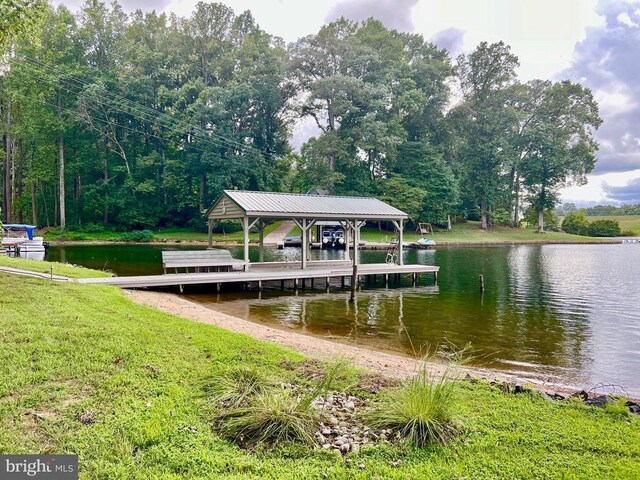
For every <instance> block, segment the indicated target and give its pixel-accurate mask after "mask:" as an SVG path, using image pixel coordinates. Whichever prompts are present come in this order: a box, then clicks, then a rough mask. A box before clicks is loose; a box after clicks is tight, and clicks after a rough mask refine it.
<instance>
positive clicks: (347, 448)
mask: <svg viewBox="0 0 640 480" xmlns="http://www.w3.org/2000/svg"><path fill="white" fill-rule="evenodd" d="M350 450H351V444H350V443H345V444H344V445H341V446H340V451H341V452H342V453H349V451H350Z"/></svg>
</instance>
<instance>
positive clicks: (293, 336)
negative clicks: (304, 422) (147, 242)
mask: <svg viewBox="0 0 640 480" xmlns="http://www.w3.org/2000/svg"><path fill="white" fill-rule="evenodd" d="M123 294H124V295H125V296H126V297H128V298H129V299H131V300H132V301H134V302H136V303H139V304H142V305H146V306H148V307H151V308H155V309H157V310H160V311H163V312H165V313H169V314H172V315H177V316H179V317H182V318H185V319H188V320H193V321H197V322H200V323H206V324H209V325H216V326H218V327H221V328H224V329H226V330H230V331H233V332H236V333H241V334H245V335H249V336H251V337H253V338H256V339H258V340H261V341H266V342H272V343H276V344H277V345H280V346H283V347H287V348H291V349H292V350H296V351H298V352H300V353H302V354H303V355H305V356H307V357H309V358H312V359H319V360H330V359H333V358H335V357H336V356H342V357H346V358H348V359H349V360H351V361H353V362H354V363H355V364H357V365H358V366H360V367H363V368H365V369H367V370H370V371H371V372H372V373H374V374H378V375H382V376H386V377H390V378H409V377H411V376H413V375H414V374H415V373H416V372H417V371H418V369H420V368H422V367H425V368H426V369H427V370H428V371H429V373H430V374H431V375H434V376H435V375H440V374H442V373H443V372H444V370H445V369H446V365H445V364H444V363H437V362H425V361H423V360H418V359H415V358H412V357H410V356H404V355H402V354H399V353H392V352H385V351H380V350H375V349H373V348H367V347H366V346H362V345H355V344H349V343H345V342H339V341H332V340H327V339H324V338H321V337H317V336H312V335H305V334H302V333H298V332H296V331H290V330H286V329H284V328H282V329H281V328H274V327H272V326H269V325H263V324H260V323H257V322H252V321H250V320H244V319H242V318H239V317H235V316H232V315H229V314H226V313H223V312H220V311H218V310H215V309H213V308H209V307H205V306H203V305H200V304H198V303H196V302H193V301H191V300H188V299H186V298H184V297H182V296H180V295H178V294H175V293H168V292H157V291H149V290H123ZM459 371H460V373H461V375H470V376H471V377H473V378H476V379H484V380H488V381H496V382H502V383H509V384H517V385H524V384H528V385H532V386H533V387H534V388H535V389H536V390H538V391H540V392H544V393H547V394H554V393H559V394H562V395H565V396H569V395H572V394H574V393H577V392H579V391H580V390H582V389H581V388H580V387H577V386H572V385H564V384H555V383H553V384H552V383H545V382H543V381H540V380H534V379H531V378H524V377H519V376H517V375H514V374H510V373H509V372H505V371H501V370H497V369H489V368H481V367H460V369H459Z"/></svg>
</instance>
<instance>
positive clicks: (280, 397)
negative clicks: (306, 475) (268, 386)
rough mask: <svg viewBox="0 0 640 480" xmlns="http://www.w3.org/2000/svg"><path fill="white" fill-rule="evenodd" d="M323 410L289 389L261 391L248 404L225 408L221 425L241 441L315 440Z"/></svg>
mask: <svg viewBox="0 0 640 480" xmlns="http://www.w3.org/2000/svg"><path fill="white" fill-rule="evenodd" d="M321 419H322V418H321V414H320V412H318V411H317V410H316V409H314V408H312V407H311V404H310V403H308V402H306V401H305V399H300V398H298V397H296V396H295V395H294V394H293V393H291V392H290V391H287V390H276V391H273V392H267V393H263V394H261V395H258V396H257V397H256V398H255V399H254V400H253V401H252V402H251V405H249V406H247V407H240V408H235V409H231V410H229V411H226V412H223V413H222V414H221V415H220V417H219V421H220V429H221V431H222V433H223V434H224V435H225V436H227V437H228V438H230V439H232V440H234V441H236V442H238V443H251V444H257V443H269V444H277V443H281V442H286V441H301V442H303V443H306V444H312V443H313V434H314V432H315V430H316V429H317V427H318V424H319V422H320V420H321Z"/></svg>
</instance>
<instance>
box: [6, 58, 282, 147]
mask: <svg viewBox="0 0 640 480" xmlns="http://www.w3.org/2000/svg"><path fill="white" fill-rule="evenodd" d="M14 60H15V59H14ZM18 60H22V62H21V64H22V65H25V66H27V67H28V68H31V70H30V71H31V72H34V71H37V70H36V69H35V67H39V68H41V69H44V70H48V71H49V72H52V73H54V74H56V76H57V77H58V78H57V81H58V82H61V83H65V84H66V85H69V86H70V87H71V88H74V89H79V90H70V89H67V91H69V92H71V93H74V94H76V95H79V94H81V93H85V89H89V88H96V87H97V88H98V89H100V90H101V93H104V94H105V96H106V97H108V98H109V99H110V100H112V101H114V102H118V103H117V104H116V105H113V104H106V103H101V102H100V101H99V100H98V101H97V102H98V103H100V104H101V105H104V106H108V107H110V108H111V109H115V110H118V111H120V112H122V113H125V114H127V115H131V116H133V117H134V118H136V119H137V120H138V121H140V120H141V119H142V122H141V123H143V122H147V123H153V124H158V125H160V126H161V127H164V128H167V129H175V130H180V129H181V127H182V126H183V125H180V122H179V120H178V119H175V118H173V117H171V116H169V115H168V114H166V113H162V112H160V111H158V110H156V109H153V108H151V107H148V106H145V105H142V104H140V103H138V102H135V101H132V100H129V99H127V98H125V97H122V96H121V95H118V94H115V93H113V92H110V91H108V90H106V89H104V87H102V86H100V85H98V84H95V83H89V82H86V81H84V80H81V79H80V78H78V77H75V76H73V75H70V74H68V73H67V72H64V71H62V70H59V69H56V68H55V67H53V66H51V65H47V64H45V63H43V62H40V61H39V60H35V59H33V58H30V57H28V56H25V55H21V56H20V57H19V58H18ZM38 73H40V74H41V73H42V72H39V71H38ZM41 78H43V79H44V80H45V82H47V83H49V84H51V85H53V84H54V82H55V80H53V79H48V78H47V77H45V76H42V75H41ZM58 82H55V86H57V87H59V86H60V85H59V84H58ZM122 105H124V106H122ZM127 107H128V109H127ZM205 133H206V135H203V136H202V137H197V138H200V139H201V140H202V141H204V142H205V143H209V144H210V145H213V146H215V147H218V148H220V147H222V148H227V149H236V150H237V149H241V150H252V151H254V152H256V153H259V154H261V155H264V156H268V157H271V158H277V156H276V155H274V154H272V153H270V152H266V151H263V150H260V149H258V148H256V147H254V146H253V145H248V144H245V143H240V142H237V141H235V140H231V139H229V138H227V137H224V136H222V135H220V134H217V133H216V132H213V131H211V130H205ZM212 137H213V138H212Z"/></svg>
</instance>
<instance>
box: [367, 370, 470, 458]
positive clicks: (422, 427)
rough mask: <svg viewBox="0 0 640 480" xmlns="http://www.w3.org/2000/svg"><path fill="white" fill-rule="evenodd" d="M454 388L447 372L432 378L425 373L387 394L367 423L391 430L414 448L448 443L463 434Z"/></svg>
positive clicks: (423, 371) (369, 416) (370, 413)
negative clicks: (454, 415)
mask: <svg viewBox="0 0 640 480" xmlns="http://www.w3.org/2000/svg"><path fill="white" fill-rule="evenodd" d="M454 388H455V384H454V382H453V381H452V380H450V379H449V378H448V375H447V372H446V371H445V373H443V374H442V376H440V377H437V378H430V377H429V374H428V373H427V371H426V370H425V369H422V370H421V371H420V372H419V373H418V374H417V375H416V376H415V377H414V378H412V379H411V380H409V381H408V382H406V383H405V384H404V385H402V386H401V387H398V388H395V389H393V390H391V391H389V392H387V393H386V394H385V395H384V396H383V397H382V398H381V399H380V401H379V402H378V403H377V404H376V405H375V406H374V407H373V409H372V411H371V412H369V413H368V414H367V419H368V421H369V423H370V424H371V426H372V427H373V428H376V429H388V430H391V431H392V432H393V433H394V434H395V435H396V436H397V438H398V439H399V440H400V441H402V442H405V443H407V444H410V445H414V446H417V447H424V446H426V445H429V444H433V443H445V442H446V441H448V440H449V439H450V438H452V437H453V436H455V435H456V434H458V433H459V432H460V431H461V430H462V427H461V425H460V423H459V422H457V421H456V420H455V419H454V417H453V393H454Z"/></svg>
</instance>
